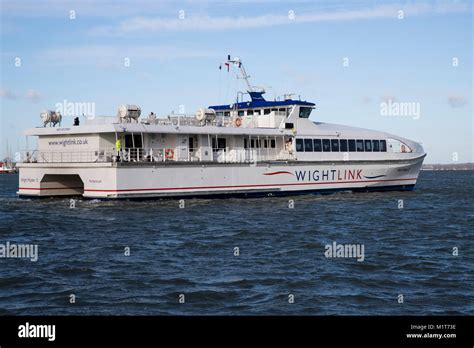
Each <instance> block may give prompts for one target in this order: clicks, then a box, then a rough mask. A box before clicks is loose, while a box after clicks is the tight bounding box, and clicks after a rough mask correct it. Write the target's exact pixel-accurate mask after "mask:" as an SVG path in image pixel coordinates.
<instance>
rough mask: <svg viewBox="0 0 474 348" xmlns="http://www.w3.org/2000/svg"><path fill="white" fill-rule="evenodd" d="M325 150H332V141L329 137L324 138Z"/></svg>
mask: <svg viewBox="0 0 474 348" xmlns="http://www.w3.org/2000/svg"><path fill="white" fill-rule="evenodd" d="M323 151H324V152H329V151H331V143H330V142H329V139H323Z"/></svg>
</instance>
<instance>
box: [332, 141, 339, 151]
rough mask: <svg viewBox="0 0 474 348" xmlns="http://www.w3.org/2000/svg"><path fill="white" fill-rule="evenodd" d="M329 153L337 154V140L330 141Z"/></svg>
mask: <svg viewBox="0 0 474 348" xmlns="http://www.w3.org/2000/svg"><path fill="white" fill-rule="evenodd" d="M331 151H332V152H339V140H338V139H331Z"/></svg>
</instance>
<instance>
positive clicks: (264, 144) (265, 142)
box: [263, 139, 268, 148]
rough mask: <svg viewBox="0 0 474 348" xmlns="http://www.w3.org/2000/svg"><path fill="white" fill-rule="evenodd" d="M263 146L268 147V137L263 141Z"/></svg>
mask: <svg viewBox="0 0 474 348" xmlns="http://www.w3.org/2000/svg"><path fill="white" fill-rule="evenodd" d="M263 147H264V148H267V147H268V140H267V139H265V140H264V141H263Z"/></svg>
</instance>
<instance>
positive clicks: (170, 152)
mask: <svg viewBox="0 0 474 348" xmlns="http://www.w3.org/2000/svg"><path fill="white" fill-rule="evenodd" d="M165 157H166V159H173V158H174V150H173V149H166V151H165Z"/></svg>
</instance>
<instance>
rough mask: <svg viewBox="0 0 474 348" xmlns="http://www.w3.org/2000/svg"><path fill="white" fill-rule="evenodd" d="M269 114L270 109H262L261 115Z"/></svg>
mask: <svg viewBox="0 0 474 348" xmlns="http://www.w3.org/2000/svg"><path fill="white" fill-rule="evenodd" d="M270 112H272V111H271V110H270V109H264V110H263V114H264V115H268V114H269V113H270Z"/></svg>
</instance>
